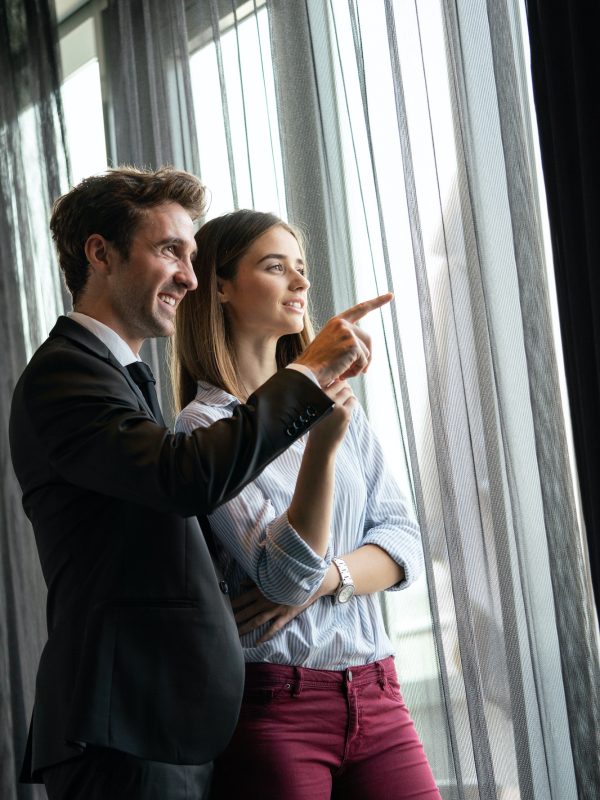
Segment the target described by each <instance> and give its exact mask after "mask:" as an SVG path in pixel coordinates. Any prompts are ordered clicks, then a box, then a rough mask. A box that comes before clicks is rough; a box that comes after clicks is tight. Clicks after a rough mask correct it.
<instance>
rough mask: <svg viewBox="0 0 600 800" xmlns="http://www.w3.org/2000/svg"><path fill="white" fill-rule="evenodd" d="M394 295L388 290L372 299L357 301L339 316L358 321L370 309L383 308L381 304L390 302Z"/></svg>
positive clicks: (350, 320) (349, 320)
mask: <svg viewBox="0 0 600 800" xmlns="http://www.w3.org/2000/svg"><path fill="white" fill-rule="evenodd" d="M393 296H394V295H393V294H392V293H391V292H386V293H385V294H380V295H379V297H374V298H373V299H372V300H363V301H362V303H357V305H355V306H352V308H348V309H346V311H342V313H341V314H338V317H341V318H342V319H345V320H347V321H348V322H358V320H359V319H362V318H363V317H364V316H365V315H366V314H368V313H369V312H370V311H375V309H376V308H381V306H384V305H385V304H386V303H389V302H390V300H391V299H392V298H393Z"/></svg>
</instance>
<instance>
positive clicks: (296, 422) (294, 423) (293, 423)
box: [292, 419, 302, 431]
mask: <svg viewBox="0 0 600 800" xmlns="http://www.w3.org/2000/svg"><path fill="white" fill-rule="evenodd" d="M301 427H302V426H301V425H300V423H299V422H298V420H297V419H295V420H294V421H293V422H292V428H293V429H294V430H295V431H299V430H300V428H301Z"/></svg>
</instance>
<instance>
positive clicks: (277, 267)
mask: <svg viewBox="0 0 600 800" xmlns="http://www.w3.org/2000/svg"><path fill="white" fill-rule="evenodd" d="M268 269H269V270H273V271H274V272H283V264H269V266H268Z"/></svg>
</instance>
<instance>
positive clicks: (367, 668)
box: [246, 656, 396, 689]
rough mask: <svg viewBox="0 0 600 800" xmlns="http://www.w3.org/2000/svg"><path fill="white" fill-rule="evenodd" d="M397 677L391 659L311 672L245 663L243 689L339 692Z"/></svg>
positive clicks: (305, 669) (282, 666)
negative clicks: (278, 686) (276, 686)
mask: <svg viewBox="0 0 600 800" xmlns="http://www.w3.org/2000/svg"><path fill="white" fill-rule="evenodd" d="M388 677H390V678H394V679H395V678H396V668H395V665H394V658H393V656H388V658H384V659H382V660H381V661H373V662H372V663H371V664H361V665H359V666H356V667H348V668H347V669H342V670H330V669H312V668H310V667H293V666H290V665H288V664H265V663H247V664H246V688H260V687H263V686H265V685H266V684H272V683H273V681H283V682H285V683H289V684H290V685H291V686H293V687H295V688H296V689H299V688H301V687H302V686H310V687H315V686H324V687H325V686H327V687H329V688H334V687H336V686H338V687H339V688H340V689H341V688H343V687H345V686H347V685H349V684H352V685H354V686H362V685H364V684H368V683H380V684H382V685H383V684H384V683H385V682H386V681H387V678H388Z"/></svg>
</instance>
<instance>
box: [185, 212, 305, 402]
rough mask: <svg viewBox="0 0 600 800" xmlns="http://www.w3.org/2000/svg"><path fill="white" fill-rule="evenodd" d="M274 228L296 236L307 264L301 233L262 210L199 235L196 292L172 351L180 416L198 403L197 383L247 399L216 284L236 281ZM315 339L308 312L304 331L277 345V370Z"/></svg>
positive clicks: (218, 221) (218, 222) (214, 223)
mask: <svg viewBox="0 0 600 800" xmlns="http://www.w3.org/2000/svg"><path fill="white" fill-rule="evenodd" d="M275 227H281V228H284V229H285V230H286V231H288V232H289V233H291V234H292V236H293V237H294V238H295V239H296V241H297V242H298V246H299V247H300V252H301V253H302V257H303V260H306V259H305V258H304V243H303V240H302V236H301V234H300V232H299V231H298V230H297V229H296V228H293V227H292V226H291V225H288V223H287V222H283V220H281V219H279V217H277V216H275V215H274V214H266V213H264V212H262V211H251V210H244V209H242V210H240V211H234V212H232V213H231V214H225V215H224V216H222V217H216V218H215V219H211V220H210V221H209V222H207V223H205V224H204V225H202V227H201V228H200V230H199V231H198V233H197V234H196V244H197V246H198V255H197V256H196V259H195V263H194V270H195V272H196V277H197V278H198V288H197V289H196V291H194V292H188V293H187V294H186V295H185V297H184V298H183V300H182V301H181V303H180V304H179V307H178V309H177V315H176V318H175V319H176V322H175V337H174V339H173V345H172V350H171V378H172V386H173V393H174V401H175V409H176V411H179V410H181V409H182V408H183V407H184V406H186V405H187V404H188V403H189V402H191V401H192V400H193V399H194V397H195V396H196V391H197V386H196V384H197V382H198V381H206V382H207V383H211V384H213V385H214V386H218V387H219V388H221V389H224V390H225V391H226V392H229V393H230V394H232V395H234V396H235V397H238V398H239V399H240V400H246V399H247V392H246V390H245V388H244V386H243V385H242V384H241V382H240V380H239V370H238V365H237V363H236V357H235V352H234V347H233V340H232V335H231V327H230V322H229V319H228V315H227V314H226V313H225V312H224V308H223V304H222V303H221V302H220V301H219V297H218V293H217V292H218V285H217V284H218V279H221V280H231V279H232V278H234V277H235V274H236V272H237V268H238V264H239V262H240V259H241V258H242V256H243V255H244V254H245V253H246V252H247V250H248V249H249V247H250V246H251V245H252V243H253V242H254V241H256V239H258V238H259V236H262V235H263V233H266V232H267V231H268V230H270V229H271V228H275ZM313 335H314V334H313V329H312V325H311V322H310V319H309V316H308V313H305V315H304V329H303V330H302V331H301V332H300V333H291V334H287V335H285V336H282V337H281V338H280V339H279V341H278V342H277V350H276V358H277V367H278V368H281V367H285V366H286V365H287V364H289V363H290V362H291V361H293V360H294V359H295V358H297V357H298V356H299V355H300V353H302V351H303V350H304V349H305V348H306V346H307V345H308V343H309V342H310V341H311V340H312V338H313Z"/></svg>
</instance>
